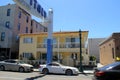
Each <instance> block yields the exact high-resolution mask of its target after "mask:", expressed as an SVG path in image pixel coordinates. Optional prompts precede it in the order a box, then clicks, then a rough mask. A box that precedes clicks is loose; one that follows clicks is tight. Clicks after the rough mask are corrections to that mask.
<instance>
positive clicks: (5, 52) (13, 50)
mask: <svg viewBox="0 0 120 80" xmlns="http://www.w3.org/2000/svg"><path fill="white" fill-rule="evenodd" d="M33 21H34V20H32V18H31V15H30V14H29V13H27V12H26V11H25V10H23V9H21V8H20V7H19V6H17V5H16V4H8V5H5V6H0V35H1V38H5V40H1V41H0V53H1V52H2V53H1V54H0V55H1V56H4V57H7V58H8V57H9V58H18V53H19V34H21V33H33V32H45V31H47V28H46V27H44V26H42V25H40V23H38V22H36V21H35V22H36V23H34V25H32V22H33ZM36 25H37V26H36ZM39 25H40V26H39ZM38 28H39V29H38ZM35 29H36V30H37V31H34V30H35ZM3 44H6V45H3Z"/></svg>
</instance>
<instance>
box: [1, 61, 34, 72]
mask: <svg viewBox="0 0 120 80" xmlns="http://www.w3.org/2000/svg"><path fill="white" fill-rule="evenodd" d="M4 70H12V71H19V72H31V71H33V66H32V65H30V64H26V63H24V62H23V61H20V60H4V61H0V71H4Z"/></svg>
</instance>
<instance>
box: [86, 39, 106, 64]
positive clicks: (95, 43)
mask: <svg viewBox="0 0 120 80" xmlns="http://www.w3.org/2000/svg"><path fill="white" fill-rule="evenodd" d="M103 40H105V38H89V39H88V54H89V56H95V57H96V61H97V62H99V59H100V58H99V44H100V43H101V42H102V41H103Z"/></svg>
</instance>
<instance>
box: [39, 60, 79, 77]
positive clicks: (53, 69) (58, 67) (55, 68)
mask: <svg viewBox="0 0 120 80" xmlns="http://www.w3.org/2000/svg"><path fill="white" fill-rule="evenodd" d="M39 71H40V72H41V73H43V74H48V73H57V74H66V75H73V74H76V75H77V74H78V73H79V70H78V69H77V68H75V67H70V66H64V65H62V64H60V63H58V62H52V63H49V64H44V65H40V66H39Z"/></svg>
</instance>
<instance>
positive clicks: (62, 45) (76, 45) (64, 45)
mask: <svg viewBox="0 0 120 80" xmlns="http://www.w3.org/2000/svg"><path fill="white" fill-rule="evenodd" d="M79 47H80V44H79V43H75V42H73V43H59V44H58V43H54V44H53V48H79ZM82 47H84V45H82ZM37 48H47V44H43V43H40V44H38V45H37Z"/></svg>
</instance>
